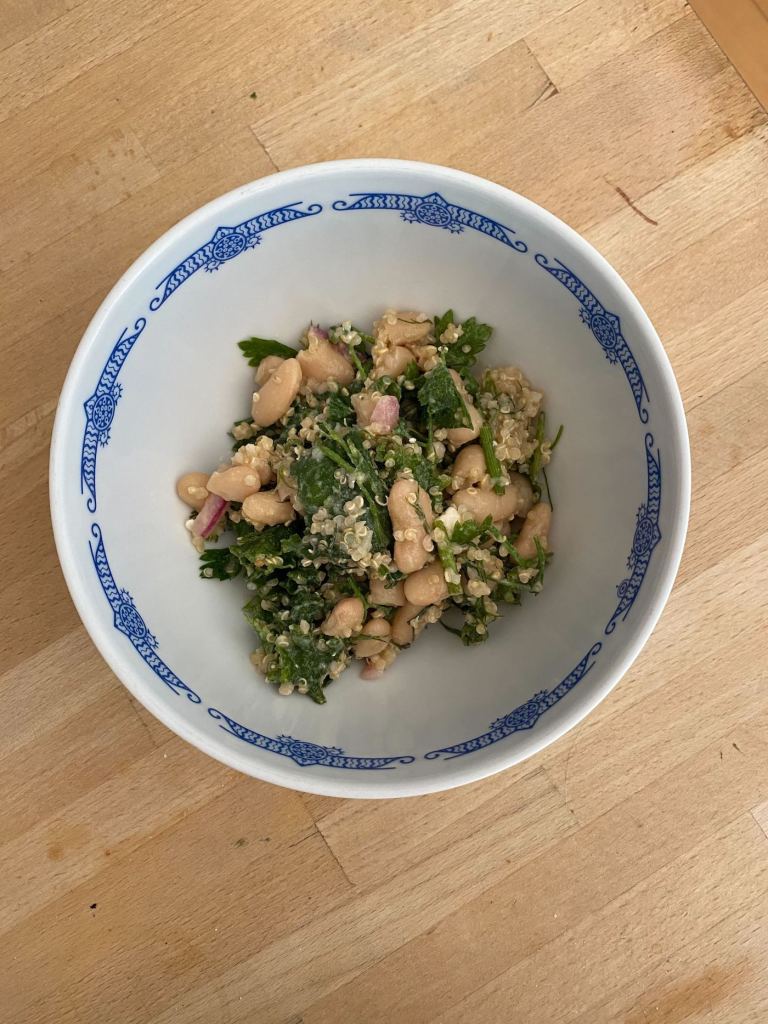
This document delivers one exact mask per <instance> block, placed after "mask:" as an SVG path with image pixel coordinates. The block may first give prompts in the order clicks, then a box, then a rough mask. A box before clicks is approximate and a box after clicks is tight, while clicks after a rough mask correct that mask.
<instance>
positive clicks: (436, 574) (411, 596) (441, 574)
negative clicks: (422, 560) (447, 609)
mask: <svg viewBox="0 0 768 1024" xmlns="http://www.w3.org/2000/svg"><path fill="white" fill-rule="evenodd" d="M403 590H404V592H405V599H406V601H407V602H408V603H409V604H415V605H422V606H424V607H425V606H426V605H428V604H438V603H439V602H440V601H443V600H445V598H446V597H448V584H447V583H446V581H445V571H444V570H443V566H442V564H441V563H440V562H439V561H434V562H430V564H429V565H425V566H424V568H423V569H419V570H418V572H414V573H411V575H410V576H409V577H408V578H407V579H406V581H405V583H404V585H403Z"/></svg>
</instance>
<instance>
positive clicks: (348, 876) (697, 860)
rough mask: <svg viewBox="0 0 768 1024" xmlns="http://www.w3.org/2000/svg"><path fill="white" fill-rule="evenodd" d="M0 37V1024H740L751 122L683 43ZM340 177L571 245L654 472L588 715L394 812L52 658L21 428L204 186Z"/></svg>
mask: <svg viewBox="0 0 768 1024" xmlns="http://www.w3.org/2000/svg"><path fill="white" fill-rule="evenodd" d="M697 6H701V4H700V3H699V2H698V0H697ZM709 6H710V7H711V6H712V5H709ZM726 6H727V5H726V4H725V3H723V4H721V7H723V8H724V7H726ZM758 6H759V5H758ZM726 20H727V19H726ZM731 28H732V26H731ZM0 33H1V38H0V153H1V154H2V160H1V161H0V196H1V198H2V209H3V216H2V218H1V219H0V275H1V276H0V291H1V292H2V300H1V302H0V306H1V312H0V316H1V318H2V333H1V334H0V367H1V369H0V403H1V404H0V467H2V473H3V476H2V480H3V491H2V495H3V506H4V508H3V528H4V529H3V541H4V543H3V557H2V573H1V574H0V623H2V626H1V627H0V632H1V641H2V660H1V661H0V665H2V669H1V674H0V686H2V695H3V708H2V712H3V715H2V723H3V724H2V746H1V747H0V1020H2V1022H3V1024H5V1022H8V1024H104V1022H108V1024H129V1022H137V1024H237V1022H243V1024H299V1022H303V1024H338V1022H341V1024H362V1022H365V1024H390V1022H397V1024H412V1022H413V1024H417V1022H418V1024H438V1022H439V1024H467V1022H470V1024H474V1022H483V1024H494V1022H499V1024H613V1022H617V1024H618V1022H621V1024H682V1022H686V1024H764V1022H765V1021H766V1020H768V686H766V682H768V680H766V675H767V674H768V673H767V671H766V667H767V666H768V630H766V624H767V622H768V615H767V612H768V601H767V600H766V564H767V563H768V511H766V510H767V509H768V459H766V452H767V451H768V415H766V397H767V395H768V347H767V345H766V334H767V331H768V193H767V192H766V180H768V179H767V178H766V173H767V172H768V117H767V116H766V113H765V111H764V110H763V109H762V108H761V107H760V105H759V104H758V102H757V101H756V99H755V97H754V95H753V94H752V93H750V91H749V90H748V88H747V87H746V85H745V84H744V81H743V80H742V79H741V77H740V76H739V74H737V72H736V71H735V70H734V68H733V66H731V64H729V62H728V60H727V58H726V57H725V55H724V53H723V52H722V51H721V50H720V49H719V48H718V46H717V45H716V44H715V42H713V40H712V38H711V36H710V35H709V33H708V32H707V31H706V30H705V28H704V27H703V26H702V24H701V23H700V22H699V20H698V19H697V17H696V16H695V14H694V13H693V12H692V11H691V9H690V8H689V7H688V6H687V5H686V4H685V3H684V2H683V0H581V2H578V3H577V2H574V0H515V2H514V3H512V2H510V0H412V2H411V0H399V2H384V0H333V2H330V3H316V2H314V3H310V2H309V0H284V2H282V3H269V2H266V0H265V2H247V0H186V2H184V3H182V2H179V0H151V2H150V0H134V2H132V3H118V2H116V0H0ZM731 34H733V33H732V32H731ZM748 35H749V33H748ZM745 45H746V46H747V47H749V45H750V40H749V39H747V40H746V44H745ZM762 56H763V59H765V51H763V54H762ZM762 67H763V69H764V67H765V64H763V65H762ZM742 70H743V69H742ZM252 94H254V95H253V96H252ZM354 155H390V156H404V157H416V158H423V159H427V160H432V161H435V162H443V163H448V164H452V165H455V166H457V167H462V168H465V169H467V170H470V171H475V172H478V173H480V174H484V175H487V176H489V177H491V178H494V179H496V180H497V181H500V182H503V183H504V184H507V185H509V186H511V187H512V188H515V189H517V190H519V191H521V192H523V193H525V194H526V195H528V196H530V197H531V198H533V199H535V200H537V201H539V202H541V203H543V204H544V205H545V206H547V207H549V209H551V210H553V211H554V212H555V213H557V214H559V215H560V216H561V217H563V218H564V219H565V220H567V221H568V222H569V223H570V224H572V225H573V226H574V227H575V228H577V229H578V230H579V231H581V232H583V233H584V234H585V235H586V236H587V237H588V238H589V239H590V240H591V241H592V242H594V243H595V244H596V245H597V246H598V247H599V248H600V249H601V250H602V251H603V252H604V253H605V255H606V256H607V257H608V259H609V260H611V261H612V262H613V264H614V265H615V266H616V267H617V268H618V270H619V271H620V272H621V273H622V274H623V275H624V277H625V278H626V279H627V281H628V282H629V284H630V285H631V287H632V288H633V289H634V290H635V291H636V293H637V295H638V296H639V298H640V300H641V302H643V304H644V305H645V308H646V309H647V310H648V312H649V314H650V315H651V317H652V319H653V320H654V322H655V324H656V326H657V328H658V330H659V332H660V334H661V336H662V338H663V340H664V343H665V345H666V347H667V351H668V352H669V355H670V357H671V359H672V362H673V364H674V367H675V370H676V373H677V375H678V380H679V381H680V385H681V388H682V391H683V396H684V399H685V405H686V410H687V414H688V420H689V426H690V432H691V441H692V448H693V464H694V494H693V511H692V518H691V527H690V534H689V541H688V545H687V549H686V553H685V556H684V560H683V564H682V568H681V571H680V576H679V579H678V582H677V584H676V586H675V589H674V592H673V594H672V597H671V599H670V602H669V605H668V607H667V610H666V611H665V613H664V615H663V617H662V620H661V622H660V624H659V626H658V628H657V629H656V631H655V633H654V634H653V637H652V638H651V640H650V641H649V643H648V645H647V647H646V648H645V650H644V651H643V653H642V655H641V656H640V658H639V659H638V661H637V662H636V664H635V665H634V666H633V668H632V669H631V671H630V672H629V673H628V675H627V676H626V678H625V679H624V681H623V682H622V683H621V685H620V686H619V687H618V688H617V689H616V690H615V691H614V693H613V694H612V695H611V697H610V698H609V699H608V700H607V701H605V703H604V704H602V705H601V706H600V707H599V708H598V709H597V711H596V712H595V713H594V714H593V715H591V716H590V718H589V719H588V720H587V721H586V722H585V723H584V724H583V725H582V726H581V727H579V728H578V729H576V730H575V731H574V732H572V733H570V734H569V735H568V736H566V737H565V738H564V739H563V740H561V741H560V742H559V743H558V744H556V745H555V746H553V747H551V748H550V749H549V750H547V751H546V752H544V753H543V754H542V755H540V756H538V757H536V758H534V759H532V760H530V761H528V762H526V763H525V764H523V765H520V766H519V767H517V768H515V769H512V770H510V771H508V772H506V773H504V774H502V775H501V776H499V777H496V778H493V779H490V780H488V781H486V782H483V783H479V784H477V785H473V786H470V787H467V788H465V789H462V790H458V791H455V792H451V793H447V794H442V795H437V796H432V797H426V798H421V799H417V800H408V801H403V802H387V803H367V802H362V803H357V802H351V801H334V800H330V799H324V798H314V797H304V796H301V795H299V794H297V793H292V792H288V791H283V790H279V789H277V788H274V787H271V786H268V785H265V784H261V783H258V782H255V781H252V780H250V779H247V778H244V777H241V776H239V775H237V774H235V773H234V772H232V771H229V770H227V769H226V768H223V767H222V766H220V765H218V764H216V763H214V762H213V761H211V760H209V759H208V758H206V757H205V756H204V755H202V754H200V753H198V752H197V751H196V750H194V749H193V748H191V747H189V746H187V745H186V744H184V743H183V742H182V741H181V740H178V739H177V738H176V737H175V736H173V735H172V734H171V733H169V732H168V731H167V730H166V729H165V728H164V727H162V726H161V725H159V724H158V723H157V722H156V721H155V720H154V719H153V718H152V717H151V716H150V715H149V714H148V713H147V712H145V711H144V710H143V708H141V707H140V706H138V705H137V704H136V703H135V702H134V701H132V699H131V698H130V697H129V695H128V693H127V691H126V690H125V689H124V688H123V687H122V685H121V684H120V683H119V682H118V680H117V679H116V678H115V677H114V676H113V675H112V674H111V673H110V671H109V670H108V669H107V667H106V666H105V665H104V663H103V662H102V661H101V659H100V657H99V655H98V654H97V653H96V651H95V649H94V648H93V646H92V645H91V643H90V641H89V640H88V638H87V636H86V635H85V633H84V630H83V628H82V626H81V625H80V623H79V621H78V618H77V616H76V614H75V611H74V609H73V606H72V604H71V602H70V599H69V597H68V595H67V592H66V589H65V586H64V582H63V580H62V577H61V575H60V572H59V570H58V566H57V562H56V556H55V552H54V547H53V541H52V537H51V532H50V528H49V524H48V508H47V489H46V470H47V462H46V460H47V446H48V438H49V433H50V428H51V424H52V419H53V414H54V408H55V404H56V399H57V395H58V392H59V388H60V386H61V382H62V379H63V377H64V374H65V372H66V368H67V365H68V363H69V360H70V358H71V356H72V354H73V352H74V350H75V347H76V345H77V343H78V340H79V337H80V335H81V333H82V331H83V329H84V328H85V326H86V324H87V322H88V320H89V318H90V317H91V316H92V314H93V312H94V310H95V308H96V306H97V304H98V302H99V301H100V299H101V297H102V296H103V295H104V293H105V292H106V290H107V289H108V288H109V286H110V285H111V283H112V282H113V281H114V280H115V279H116V278H117V276H118V275H119V274H120V273H121V272H122V271H123V270H124V269H125V267H126V266H127V265H128V264H129V263H130V262H131V261H132V260H133V259H134V258H135V257H136V256H137V255H138V254H139V253H140V252H141V251H142V249H143V248H144V247H145V246H146V245H147V244H148V243H150V242H151V241H152V240H153V239H154V238H155V237H157V236H158V235H159V234H160V233H161V232H162V231H164V230H165V229H166V228H167V227H169V226H170V225H171V224H172V223H174V222H175V221H176V220H178V219H179V218H180V217H181V216H183V215H184V214H186V213H188V212H189V211H191V210H192V209H194V208H195V207H196V206H198V205H199V204H201V203H202V202H204V201H206V200H208V199H210V198H212V197H214V196H216V195H217V194H219V193H221V192H223V191H225V190H226V189H229V188H231V187H233V186H235V185H236V184H238V183H241V182H243V181H247V180H250V179H252V178H254V177H258V176H259V175H262V174H265V173H267V172H269V171H271V170H273V169H274V168H275V167H278V168H284V167H289V166H292V165H295V164H298V163H303V162H307V161H311V160H317V159H321V158H326V157H345V156H354Z"/></svg>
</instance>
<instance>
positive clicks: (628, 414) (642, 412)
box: [52, 161, 687, 796]
mask: <svg viewBox="0 0 768 1024" xmlns="http://www.w3.org/2000/svg"><path fill="white" fill-rule="evenodd" d="M387 307H399V308H414V309H421V310H425V311H427V312H429V313H442V312H444V311H445V310H446V309H447V308H449V307H451V308H453V309H454V310H456V312H457V314H458V315H459V316H460V317H461V318H466V317H467V316H470V315H473V314H475V315H477V316H478V317H479V318H481V319H483V320H484V321H486V322H487V323H490V324H492V325H493V326H494V327H495V333H494V337H493V339H492V342H491V344H490V346H489V348H488V350H487V354H486V358H485V363H486V365H494V364H496V365H498V364H510V363H511V364H515V365H519V366H520V367H521V368H522V369H523V370H524V372H525V373H526V374H527V376H528V377H529V378H530V379H531V381H532V382H533V383H534V384H535V385H537V386H539V387H540V388H541V389H543V390H544V392H545V393H546V406H545V408H546V411H547V416H548V423H549V424H550V426H551V427H552V428H555V429H556V427H557V425H558V424H560V423H563V424H564V425H565V431H564V434H563V437H562V440H561V443H560V445H559V448H558V450H557V452H556V455H555V458H554V461H553V464H552V467H551V471H550V472H549V482H550V485H551V489H552V500H553V506H554V528H553V531H552V535H551V540H552V544H553V547H554V550H555V558H554V560H553V562H552V565H551V567H550V569H549V570H548V573H547V580H546V587H545V589H544V592H543V593H542V594H541V595H539V596H538V597H536V598H535V599H534V598H529V599H528V600H527V601H525V602H524V604H523V606H522V607H520V608H513V609H510V610H509V611H508V612H507V613H506V615H505V617H504V619H503V621H502V622H500V623H497V624H496V625H495V628H493V629H492V630H491V637H490V639H489V641H488V642H487V643H486V644H483V645H481V646H479V647H476V648H464V647H463V646H462V645H461V644H460V642H459V641H458V640H457V639H455V638H454V637H452V636H451V635H450V634H448V633H447V632H445V631H444V630H442V629H441V627H440V626H433V627H431V628H430V629H429V630H428V632H427V633H426V635H424V636H423V637H422V638H421V639H420V640H419V642H418V643H417V644H416V645H415V646H414V647H413V648H412V649H411V650H409V651H407V652H406V653H405V654H403V655H402V656H401V657H400V658H399V659H398V660H397V661H396V662H395V664H394V665H393V667H392V668H391V670H390V671H389V672H388V673H387V674H386V675H385V676H384V678H383V679H381V680H380V681H377V682H363V681H361V680H360V679H359V678H358V677H357V672H356V671H355V670H354V669H352V670H349V671H347V672H346V673H345V675H344V676H343V677H342V678H340V679H339V680H338V681H337V682H335V683H334V684H333V685H332V686H331V687H330V688H329V690H328V691H327V695H328V703H327V704H326V705H325V706H324V707H317V706H315V705H314V704H312V703H311V702H310V701H309V700H307V699H302V698H300V697H298V696H295V697H293V698H291V699H285V698H281V697H279V696H278V695H277V694H276V692H275V691H274V690H273V689H272V688H270V687H268V686H267V685H266V684H265V683H264V682H263V680H262V679H261V677H260V676H259V675H258V674H256V673H255V672H254V670H253V668H252V667H251V665H250V663H249V660H248V654H249V652H250V651H251V650H252V648H253V646H254V643H253V640H254V637H253V634H252V632H251V630H250V628H249V627H248V626H247V624H246V623H245V621H244V619H243V618H242V615H241V613H240V608H241V606H242V604H243V603H244V602H245V600H246V599H247V597H248V594H247V592H246V591H245V589H244V587H243V585H242V584H241V583H240V582H239V581H234V582H230V583H219V582H216V581H210V582H208V581H202V580H199V579H198V576H197V569H198V565H197V558H196V555H195V552H194V550H193V548H192V547H191V545H190V543H189V540H188V536H187V534H186V531H185V530H184V527H183V524H184V519H185V513H184V508H183V506H182V505H181V504H180V502H179V501H178V499H177V498H176V496H175V492H174V482H175V479H176V477H177V476H178V475H179V474H180V473H181V472H182V471H186V470H192V469H202V470H207V469H210V468H212V467H214V466H215V464H216V463H217V462H218V461H219V460H220V459H221V458H222V457H223V456H225V455H226V453H227V451H228V440H229V439H228V437H227V430H228V428H229V426H230V425H231V422H232V421H233V420H234V419H237V418H240V417H242V416H243V415H246V414H247V410H248V408H249V401H250V394H251V391H252V376H251V371H250V369H249V368H248V367H247V365H246V363H245V361H244V360H243V359H242V356H241V355H240V353H239V351H238V349H237V346H236V342H237V341H238V340H240V339H241V338H243V337H247V336H249V335H254V334H255V335H259V336H262V337H275V338H280V339H283V340H286V341H288V342H293V341H294V339H295V338H296V337H298V335H299V333H300V332H301V330H302V329H303V328H304V327H305V326H306V324H307V322H308V321H309V319H310V318H312V319H314V320H315V321H319V322H320V323H335V322H338V321H339V320H341V319H351V320H352V321H353V322H355V323H357V324H360V325H368V324H369V323H370V322H371V320H372V319H373V318H374V317H375V316H376V315H377V314H379V313H380V311H381V310H383V309H384V308H387ZM52 465H53V479H52V501H53V511H54V520H55V527H56V532H57V541H58V543H59V548H60V555H61V560H62V564H63V566H64V569H65V572H66V574H67V578H68V581H69V584H70V587H71V589H72V591H73V595H74V597H75V600H76V602H77V604H78V608H79V610H80V612H81V614H82V616H83V618H84V620H85V622H86V625H87V626H88V628H89V630H90V632H91V633H92V635H93V637H94V639H95V640H96V642H97V644H98V645H99V647H100V649H101V650H102V653H104V655H105V657H107V659H108V660H109V662H110V664H111V665H112V667H113V668H114V669H115V671H116V672H117V673H118V674H119V675H120V677H121V678H122V679H123V680H124V681H125V683H126V685H128V686H129V688H130V689H131V690H132V692H133V693H134V694H135V695H136V696H138V697H139V699H140V700H141V701H142V702H143V703H145V704H146V705H147V706H148V707H149V708H150V709H151V710H153V711H154V712H155V713H156V714H158V716H159V717H161V718H162V719H163V720H164V721H165V722H166V723H167V724H169V725H170V726H171V727H172V728H174V729H175V730H176V731H178V732H180V733H181V734H182V735H184V736H186V737H187V738H189V739H191V740H192V741H193V742H195V743H197V744H198V745H199V746H201V747H202V748H203V749H205V750H207V751H208V752H209V753H211V754H213V755H214V756H216V757H219V758H221V759H223V760H225V761H227V762H228V763H230V764H232V765H234V766H235V767H238V768H241V769H242V770H245V771H248V772H250V773H252V774H255V775H258V776H260V777H263V778H267V779H270V780H272V781H275V782H279V783H283V784H287V785H291V786H296V787H298V788H304V789H309V790H315V791H321V792H330V793H340V794H345V795H347V794H348V795H370V796H375V795H395V794H398V793H415V792H421V791H426V790H430V789H439V788H443V787H445V786H449V785H455V784H457V783H459V782H463V781H468V780H469V779H472V778H477V777H480V776H482V775H485V774H488V773H489V772H491V771H494V770H497V769H499V768H501V767H504V766H505V765H508V764H510V763H512V762H513V761H515V760H519V759H520V758H521V757H524V756H526V755H527V754H529V753H531V752H532V751H533V750H535V749H538V748H540V747H541V746H543V745H545V744H546V743H547V742H549V741H550V740H551V739H552V738H554V737H555V736H557V735H559V734H560V733H561V732H562V731H563V730H564V729H565V728H567V727H568V726H569V725H571V724H573V723H574V722H575V721H576V720H578V718H580V717H582V715H583V714H585V713H586V711H587V710H588V709H589V708H590V707H591V706H593V705H594V704H595V703H596V702H597V701H598V700H599V699H601V697H602V696H603V695H604V694H605V693H606V692H607V691H608V689H609V688H610V686H611V685H613V683H614V682H615V681H616V679H617V678H618V675H619V674H620V673H621V671H622V670H623V669H624V668H625V667H626V665H627V664H628V662H629V661H630V660H631V658H632V657H633V656H634V654H635V653H636V652H637V650H638V649H639V646H640V645H641V644H642V642H643V640H644V639H645V637H646V636H647V633H648V631H649V629H650V628H651V626H652V624H653V621H655V618H656V616H657V615H658V612H659V611H660V608H661V605H662V604H663V601H664V598H665V596H666V592H667V590H668V587H669V585H670V584H671V579H672V576H673V574H674V571H675V569H676V565H677V561H678V559H679V552H680V548H681V545H682V539H683V534H684V529H685V519H686V511H687V447H686V441H685V430H684V424H683V420H682V412H681V408H680V403H679V396H678V395H677V391H676V388H675V385H674V381H673V379H672V377H671V371H670V370H669V368H668V364H667V363H666V359H665V357H664V355H663V352H662V350H661V347H660V345H659V343H658V340H657V339H656V337H655V335H654V333H653V330H652V328H651V327H650V324H649V323H648V322H647V319H646V318H645V316H644V314H643V313H642V310H641V309H640V307H639V306H638V305H637V303H636V301H635V300H634V299H633V297H632V296H631V294H630V293H629V291H628V290H627V289H626V287H625V286H624V285H623V283H622V282H621V281H620V279H619V278H618V277H617V276H616V275H615V274H614V273H613V271H611V270H610V268H608V267H607V265H606V264H605V263H604V262H603V261H602V260H601V259H600V258H599V257H597V255H596V254H595V253H594V252H593V251H592V250H591V249H590V248H589V247H588V246H587V245H586V243H584V242H583V241H582V240H581V239H580V238H579V237H578V236H576V235H575V234H574V233H573V232H571V231H569V230H568V229H566V228H565V227H564V226H563V225H561V224H560V223H559V222H557V221H556V220H555V219H554V218H551V217H550V216H549V215H547V214H544V212H543V211H541V210H539V208H537V207H535V206H534V205H533V204H530V203H527V202H526V201H525V200H522V199H520V198H519V197H516V196H514V195H512V194H511V193H508V192H506V191H505V190H502V189H500V188H498V187H496V186H493V185H490V184H488V183H485V182H480V181H479V180H478V179H472V178H470V177H468V176H466V175H462V174H459V173H458V172H451V171H447V170H445V169H440V168H432V167H428V166H425V165H409V164H403V165H401V164H398V163H396V162H373V161H372V162H358V163H355V164H339V165H326V166H324V167H316V168H307V169H303V170H301V171H298V172H289V173H288V174H286V175H278V176H276V177H275V178H273V179H267V180H266V181H265V182H257V183H255V184H254V185H252V186H248V187H246V188H244V189H241V190H239V191H238V192H235V193H232V194H230V195H229V196H226V197H223V198H222V199H221V200H218V201H216V203H214V204H211V205H210V206H209V207H206V208H204V209H203V210H201V211H198V213H197V214H195V215H193V216H192V217H191V218H189V219H188V220H187V221H185V222H184V223H183V224H182V225H180V226H179V227H177V228H176V229H174V230H173V231H172V232H170V233H169V235H168V236H166V237H165V238H163V239H161V240H160V242H159V243H157V244H156V245H155V246H154V247H153V248H152V249H151V250H150V251H149V252H148V253H147V254H145V255H144V256H143V257H142V258H141V259H140V260H139V261H138V262H137V264H135V265H134V267H132V268H131V270H130V271H129V272H128V274H127V275H126V276H125V278H124V279H123V280H122V281H121V282H120V283H119V284H118V285H117V286H116V288H115V290H114V291H113V293H112V294H111V295H110V297H109V298H108V299H107V300H106V302H105V304H104V305H103V307H102V308H101V310H100V311H99V313H98V314H97V316H96V318H95V319H94V322H93V323H92V325H91V327H90V328H89V331H88V333H87V335H86V338H85V339H84V343H83V345H82V346H81V349H80V350H79V352H78V356H77V357H76V360H75V363H74V364H73V369H72V371H71V373H70V376H69V378H68V381H67V385H66V387H65V391H64V393H63V396H62V402H61V406H60V413H59V418H58V422H57V430H56V437H55V443H54V452H53V463H52ZM662 471H663V500H662V488H661V481H662V476H661V474H662Z"/></svg>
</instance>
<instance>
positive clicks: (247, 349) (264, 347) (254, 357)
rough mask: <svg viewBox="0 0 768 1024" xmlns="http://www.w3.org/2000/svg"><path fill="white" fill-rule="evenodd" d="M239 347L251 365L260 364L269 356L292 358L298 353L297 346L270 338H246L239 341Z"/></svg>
mask: <svg viewBox="0 0 768 1024" xmlns="http://www.w3.org/2000/svg"><path fill="white" fill-rule="evenodd" d="M237 347H238V348H239V349H240V351H241V352H242V353H243V355H244V356H245V358H246V359H247V360H248V364H249V366H258V365H259V363H260V362H261V361H262V359H266V357H267V356H280V358H281V359H290V358H291V357H292V356H295V355H296V349H295V348H290V347H289V346H288V345H284V344H283V343H282V342H281V341H272V340H271V339H270V338H246V339H245V340H244V341H239V342H238V343H237Z"/></svg>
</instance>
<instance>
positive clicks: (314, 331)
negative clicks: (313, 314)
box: [307, 324, 328, 341]
mask: <svg viewBox="0 0 768 1024" xmlns="http://www.w3.org/2000/svg"><path fill="white" fill-rule="evenodd" d="M313 338H317V340H318V341H328V331H324V330H323V328H322V327H318V325H317V324H310V325H309V327H308V328H307V340H308V341H311V340H312V339H313Z"/></svg>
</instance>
